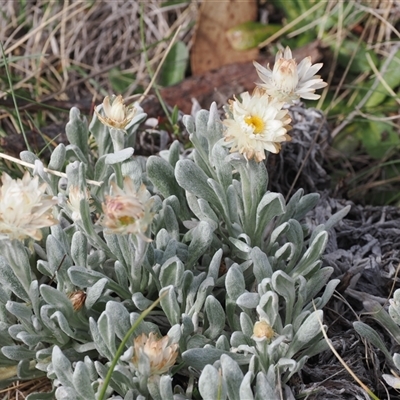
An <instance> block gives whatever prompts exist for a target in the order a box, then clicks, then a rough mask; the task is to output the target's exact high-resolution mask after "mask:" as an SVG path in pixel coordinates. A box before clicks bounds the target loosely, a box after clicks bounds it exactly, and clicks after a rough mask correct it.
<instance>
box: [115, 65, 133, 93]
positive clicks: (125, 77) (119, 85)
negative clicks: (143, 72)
mask: <svg viewBox="0 0 400 400" xmlns="http://www.w3.org/2000/svg"><path fill="white" fill-rule="evenodd" d="M135 79H136V77H135V75H134V74H131V73H128V72H124V71H121V70H120V68H118V67H115V68H111V69H110V71H109V73H108V80H109V82H110V83H111V87H112V89H113V92H114V93H124V92H125V91H126V89H127V88H128V87H129V86H130V85H131V84H132V83H133V82H135Z"/></svg>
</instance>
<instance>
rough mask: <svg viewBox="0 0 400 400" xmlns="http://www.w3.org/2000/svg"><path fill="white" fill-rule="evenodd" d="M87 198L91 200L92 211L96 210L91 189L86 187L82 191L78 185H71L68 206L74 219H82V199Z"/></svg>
mask: <svg viewBox="0 0 400 400" xmlns="http://www.w3.org/2000/svg"><path fill="white" fill-rule="evenodd" d="M82 199H85V200H87V201H88V202H89V210H90V212H92V211H94V210H95V207H94V205H93V204H92V203H93V199H92V198H91V197H90V191H89V190H88V189H86V191H85V192H82V191H81V190H80V188H79V187H78V186H71V187H70V188H69V192H68V202H67V204H68V208H69V209H70V211H71V212H72V214H71V217H72V219H73V220H74V221H77V220H80V219H81V200H82Z"/></svg>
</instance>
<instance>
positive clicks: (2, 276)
mask: <svg viewBox="0 0 400 400" xmlns="http://www.w3.org/2000/svg"><path fill="white" fill-rule="evenodd" d="M0 283H1V284H2V285H3V286H4V287H5V288H6V289H9V290H11V291H12V292H13V293H14V294H15V295H16V296H17V297H19V298H20V299H21V300H24V301H26V302H29V296H28V294H27V292H26V290H25V289H24V287H23V285H22V284H21V281H20V280H19V279H18V277H17V276H16V275H15V273H14V271H13V270H12V268H11V267H10V266H9V265H8V263H7V261H6V260H5V258H4V257H2V256H0Z"/></svg>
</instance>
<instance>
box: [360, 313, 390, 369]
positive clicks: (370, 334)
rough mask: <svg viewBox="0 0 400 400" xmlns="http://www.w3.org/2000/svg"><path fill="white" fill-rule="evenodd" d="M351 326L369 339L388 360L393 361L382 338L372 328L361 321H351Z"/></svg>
mask: <svg viewBox="0 0 400 400" xmlns="http://www.w3.org/2000/svg"><path fill="white" fill-rule="evenodd" d="M353 327H354V329H355V331H356V332H357V333H358V334H359V335H360V336H361V337H363V338H364V339H367V340H369V341H370V342H371V343H372V344H373V345H374V346H375V347H377V348H378V349H379V350H380V351H381V352H382V353H383V354H384V355H385V357H386V360H387V361H388V362H390V363H392V362H393V361H392V355H391V354H390V353H389V351H388V350H387V348H386V346H385V344H384V343H383V341H382V339H381V338H380V336H379V335H378V334H377V333H376V332H375V330H374V329H373V328H371V327H370V326H369V325H367V324H364V322H361V321H356V322H353Z"/></svg>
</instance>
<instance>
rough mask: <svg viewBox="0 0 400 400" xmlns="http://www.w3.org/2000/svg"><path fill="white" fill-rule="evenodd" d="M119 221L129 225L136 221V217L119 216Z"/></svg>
mask: <svg viewBox="0 0 400 400" xmlns="http://www.w3.org/2000/svg"><path fill="white" fill-rule="evenodd" d="M118 222H119V223H120V224H121V225H123V226H128V225H131V224H134V223H135V218H133V217H130V216H129V215H124V216H123V217H119V218H118Z"/></svg>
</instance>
